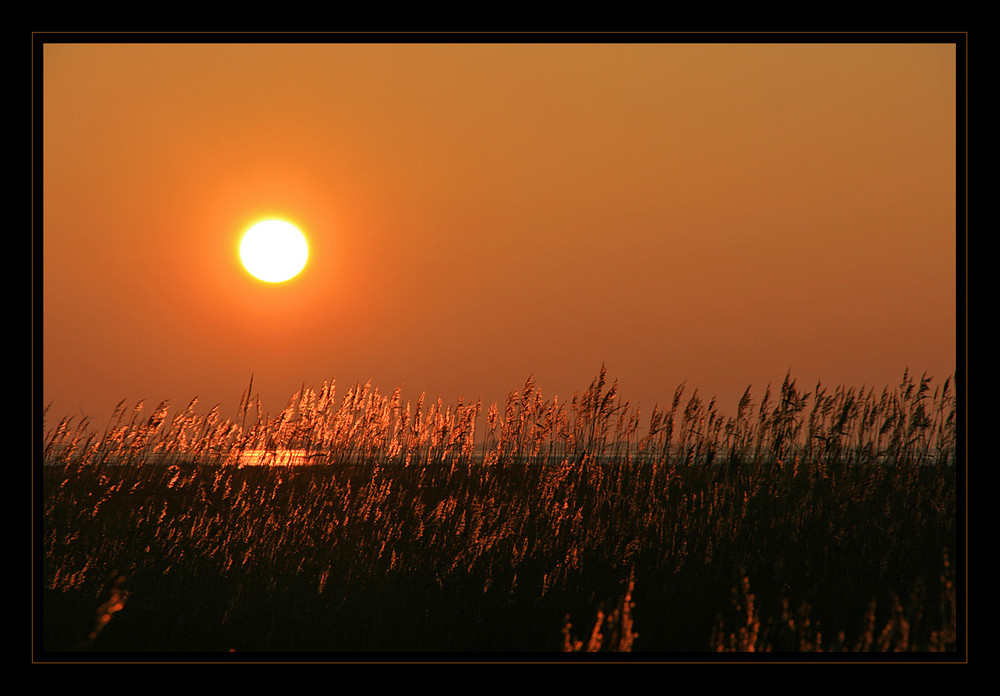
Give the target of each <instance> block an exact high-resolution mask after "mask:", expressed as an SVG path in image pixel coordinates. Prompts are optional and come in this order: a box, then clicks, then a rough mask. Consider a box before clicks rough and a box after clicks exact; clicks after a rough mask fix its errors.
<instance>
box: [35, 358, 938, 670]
mask: <svg viewBox="0 0 1000 696" xmlns="http://www.w3.org/2000/svg"><path fill="white" fill-rule="evenodd" d="M251 386H252V385H251ZM684 391H685V390H684V389H683V387H679V388H678V389H677V391H676V392H675V394H674V397H673V399H672V401H671V403H670V405H669V408H664V409H654V411H653V412H652V414H651V416H650V418H649V421H648V424H640V419H639V416H640V414H639V413H638V412H637V411H636V410H635V409H633V408H631V407H630V406H629V403H628V402H627V401H622V400H621V399H620V398H619V396H618V394H617V389H616V385H615V384H614V383H612V384H608V382H607V380H606V375H605V372H604V370H603V368H602V370H601V372H600V373H599V374H598V375H597V377H595V379H594V381H593V383H592V384H591V386H590V388H589V389H588V390H587V391H586V392H585V393H584V394H583V395H578V396H576V397H574V398H573V399H572V400H571V401H570V402H568V403H563V402H560V401H559V400H557V399H555V398H553V399H552V400H547V399H544V398H543V397H542V395H541V392H540V390H539V389H538V388H537V386H536V385H535V384H534V382H533V381H532V380H528V382H526V383H525V385H524V386H523V388H521V389H519V390H516V391H514V392H512V393H511V395H510V396H509V398H508V399H507V401H506V403H505V404H504V405H503V407H502V408H501V407H500V406H499V405H496V404H494V405H492V406H491V407H489V408H488V409H486V412H485V414H484V413H483V409H482V407H481V404H480V403H478V402H477V403H474V404H465V403H462V402H459V403H458V404H456V405H450V406H446V405H444V404H442V403H441V401H440V400H438V401H435V402H429V403H428V402H427V401H426V400H425V399H424V397H423V396H421V397H420V399H419V400H418V401H417V403H416V404H413V405H411V404H410V403H402V401H401V399H400V396H399V391H398V390H396V391H395V392H393V393H392V394H389V395H383V394H381V393H380V392H379V391H378V389H376V388H373V387H372V386H371V385H363V386H362V385H359V386H356V387H353V388H351V389H349V390H348V391H347V393H346V394H345V395H344V397H343V398H342V399H341V400H340V401H339V402H338V401H337V400H336V399H335V388H334V385H332V384H325V385H323V387H322V388H321V389H320V391H318V392H316V391H313V390H310V389H305V388H304V389H302V390H300V391H299V392H298V393H296V394H295V395H294V396H293V398H292V399H291V401H290V403H289V406H288V408H286V409H285V410H284V411H283V412H282V413H281V414H279V415H278V416H277V417H275V418H273V419H271V418H264V417H263V416H262V415H261V414H260V412H259V402H256V401H255V400H254V397H253V396H252V393H251V392H252V389H248V391H247V392H246V393H245V394H244V396H243V399H242V400H241V405H240V418H239V419H238V422H229V421H225V420H223V419H221V418H220V417H219V415H218V410H217V409H213V410H212V411H210V412H209V413H208V414H207V415H197V414H196V412H195V410H194V409H195V404H194V403H193V402H192V403H191V404H190V405H189V406H188V407H187V408H185V409H184V410H183V411H181V412H180V413H178V414H177V415H175V416H174V417H173V418H172V419H171V418H168V417H167V405H166V404H160V405H159V406H158V407H157V408H156V409H154V411H153V413H152V414H151V415H150V416H148V417H146V418H142V417H141V410H140V409H138V408H132V409H127V408H126V407H125V404H124V403H122V404H119V407H118V408H117V409H116V410H115V412H114V413H113V415H112V417H111V419H110V421H109V423H108V424H107V426H106V427H105V428H104V430H103V432H102V433H101V434H100V435H95V434H93V433H91V432H90V430H89V426H88V425H86V424H84V425H83V426H81V425H79V424H78V425H77V426H75V427H74V426H73V424H72V422H69V421H62V422H60V423H59V424H57V425H56V427H55V428H53V429H52V430H50V431H49V432H48V433H47V434H46V438H45V442H44V443H43V444H42V448H43V454H44V457H45V463H46V466H44V467H42V471H41V474H40V476H41V479H42V488H43V496H42V502H43V510H42V529H41V540H42V547H43V549H42V550H43V554H42V566H43V578H42V579H43V583H44V594H43V602H42V609H43V622H42V626H41V628H42V631H41V638H42V645H43V647H44V649H45V650H46V651H53V652H56V653H58V652H62V651H70V650H87V651H97V652H123V651H127V652H146V651H157V652H162V651H184V652H191V651H194V652H208V653H220V654H221V653H223V652H226V651H229V650H235V651H238V652H240V653H247V652H249V653H260V652H308V653H312V654H316V655H318V656H323V655H333V654H338V655H341V654H355V653H371V652H379V653H382V654H384V653H385V652H387V651H390V652H391V651H396V652H406V653H413V652H420V653H423V652H434V651H455V652H459V651H473V652H476V653H488V652H519V653H524V652H533V651H538V652H553V653H557V652H559V651H567V652H583V651H588V650H590V651H598V650H601V651H609V650H610V651H632V652H642V653H647V654H650V655H667V654H676V653H691V652H694V653H697V652H709V651H729V650H731V651H751V650H752V651H766V650H772V651H801V652H815V651H819V650H823V651H848V652H855V653H861V652H872V651H904V652H926V653H929V652H931V651H954V650H956V649H957V642H958V637H957V610H956V600H955V585H954V579H953V577H952V574H951V565H950V562H951V561H950V558H951V557H952V556H953V555H954V553H955V550H956V549H957V541H958V540H957V531H956V521H957V511H956V480H955V465H956V461H955V421H954V396H953V395H952V393H951V390H950V383H949V381H946V382H945V383H944V385H943V386H942V387H941V388H936V389H934V390H933V391H932V390H931V380H930V379H928V378H927V377H923V378H921V379H920V380H919V381H914V380H913V379H912V378H911V377H910V376H909V375H908V374H904V378H903V381H902V383H901V384H900V385H899V387H898V388H896V389H894V390H889V389H885V390H882V391H879V392H876V391H874V390H864V389H851V388H839V387H838V388H836V389H834V390H832V391H827V390H826V389H824V388H823V387H822V386H821V385H817V387H816V389H815V390H814V392H812V393H802V392H800V391H799V390H798V389H797V388H796V386H795V382H794V380H791V379H790V378H786V379H785V381H784V383H783V384H782V386H781V388H780V390H779V391H778V393H777V394H776V395H773V396H772V394H771V393H770V390H767V391H766V392H765V395H764V396H763V397H762V399H761V401H760V402H759V403H758V404H753V403H752V401H751V397H750V391H749V390H748V391H747V394H746V395H745V397H744V399H743V400H742V401H741V402H740V405H739V407H738V411H737V413H736V414H735V415H733V416H732V417H728V416H725V415H723V414H721V413H718V412H717V411H716V410H715V406H714V404H713V403H711V402H709V403H708V404H705V403H704V402H703V401H702V400H701V399H700V397H698V395H697V392H694V393H693V394H692V395H691V396H689V397H687V399H685V398H684ZM251 416H253V417H251ZM479 429H481V430H479ZM477 430H479V431H478V432H477ZM288 450H295V451H297V452H298V453H299V454H300V455H301V456H299V457H298V458H296V459H295V460H292V461H294V463H292V464H290V465H270V466H258V465H246V462H247V453H248V452H257V453H261V452H263V453H265V454H264V455H260V454H258V455H256V456H258V458H259V457H260V456H264V457H267V456H269V455H267V454H266V453H268V452H270V453H271V454H270V456H273V457H279V456H280V453H281V452H284V451H288Z"/></svg>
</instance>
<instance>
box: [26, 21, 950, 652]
mask: <svg viewBox="0 0 1000 696" xmlns="http://www.w3.org/2000/svg"><path fill="white" fill-rule="evenodd" d="M390 34H391V41H386V42H380V41H378V40H377V39H376V35H375V34H371V33H368V32H358V33H352V32H345V33H343V34H330V35H327V34H323V33H321V32H317V33H287V34H286V33H281V32H275V33H273V34H268V33H266V32H265V33H260V34H249V33H241V32H238V31H237V32H231V33H226V34H222V35H220V36H219V37H215V36H213V35H211V34H210V33H204V34H203V33H196V32H191V33H183V34H177V35H172V34H171V33H170V32H158V33H149V34H136V35H134V36H133V35H129V34H127V33H122V34H118V33H110V32H109V33H108V34H107V35H103V34H102V35H100V37H98V36H97V35H90V34H86V33H83V32H81V33H79V34H70V33H62V32H52V33H36V34H33V52H32V58H33V60H32V80H33V82H32V113H33V117H34V128H33V130H32V142H33V153H34V154H35V160H36V161H34V162H33V166H32V182H33V184H32V197H33V199H35V201H37V202H36V203H35V209H34V211H33V212H34V214H33V215H32V218H31V219H32V225H33V227H34V237H33V246H32V261H33V263H35V264H37V266H38V268H37V270H36V271H35V272H34V273H33V274H32V279H33V283H35V285H36V286H37V287H33V296H32V309H33V312H34V313H35V314H37V315H38V318H37V321H35V320H34V317H33V322H32V341H33V348H36V349H37V353H38V355H37V357H36V356H34V355H33V361H32V364H33V369H34V370H35V372H36V374H35V375H34V381H33V386H36V385H37V386H36V388H35V390H34V391H33V399H32V408H33V413H32V425H33V426H36V424H37V427H36V429H35V430H34V431H33V432H34V433H35V434H34V435H33V437H34V443H35V447H34V450H33V453H35V454H34V456H33V458H32V461H31V468H32V473H33V476H32V486H31V488H32V492H31V494H32V499H33V505H32V512H33V514H34V517H35V519H34V520H33V522H34V524H33V529H34V530H35V531H33V533H32V548H33V556H34V557H33V559H32V560H33V564H32V567H33V568H34V569H35V570H34V571H33V573H32V582H33V588H32V597H33V600H34V603H35V604H37V605H38V606H37V609H36V611H34V612H33V613H32V615H33V621H34V623H35V624H38V625H37V626H33V628H32V638H33V640H32V646H33V657H34V658H36V660H37V659H41V660H42V661H45V660H50V661H53V662H62V661H65V662H82V661H85V660H90V661H94V662H99V661H101V660H104V659H106V658H107V657H111V658H114V657H115V656H116V655H126V656H128V659H129V660H142V659H145V658H144V657H143V656H150V659H165V660H169V659H171V656H173V657H174V658H177V659H183V660H187V659H188V657H187V656H197V655H204V657H205V660H206V661H207V662H217V661H220V657H221V656H223V655H225V656H226V659H225V661H226V662H228V661H242V662H253V661H257V660H261V661H268V662H270V661H282V660H288V661H294V660H296V659H302V660H303V661H304V662H316V661H319V662H324V661H328V662H330V663H333V664H340V663H342V662H343V663H349V662H352V661H355V660H361V661H364V660H365V659H369V660H371V661H372V662H373V663H378V662H380V661H382V658H387V661H388V662H392V661H393V660H394V659H399V660H400V661H401V662H405V663H413V662H419V661H421V660H423V659H425V658H426V659H430V660H433V659H441V660H442V661H444V662H453V661H463V660H468V661H479V660H480V658H485V660H484V661H488V659H500V660H501V661H502V660H507V659H509V660H510V661H511V662H520V661H521V659H523V658H519V657H518V655H519V654H521V653H523V654H524V655H526V656H530V657H528V661H546V662H547V661H550V659H551V658H548V657H545V656H544V655H545V654H547V653H560V654H561V653H576V655H572V656H563V657H561V658H559V659H565V658H566V657H569V660H570V661H572V662H578V661H584V660H589V659H592V657H593V658H594V659H596V661H599V662H602V663H604V662H607V661H610V660H613V659H619V658H617V657H616V656H614V655H613V653H635V654H636V657H639V658H640V659H638V660H635V659H628V658H625V661H629V662H633V663H642V662H647V661H649V662H657V661H662V662H664V663H670V662H675V661H676V662H684V661H688V660H689V658H692V657H694V660H697V659H700V658H703V659H704V660H705V661H709V660H715V659H719V660H721V659H728V658H723V656H725V655H728V654H732V653H747V655H746V656H741V657H745V658H748V659H752V660H757V659H759V660H761V661H778V662H780V661H784V659H785V658H784V657H783V655H784V654H787V653H806V654H809V658H808V659H809V660H814V659H815V660H817V661H819V660H824V659H832V660H834V661H836V662H844V658H845V657H848V656H850V655H851V654H860V653H865V659H864V660H863V661H865V662H867V661H870V658H871V657H872V656H873V655H872V654H873V653H880V654H881V655H884V656H886V657H885V658H884V659H885V660H886V661H892V660H893V659H900V660H905V661H913V658H915V657H917V658H920V655H921V654H923V653H926V654H928V655H929V654H931V653H934V661H938V659H939V658H940V660H941V661H948V660H952V661H963V660H964V657H965V656H964V651H965V645H966V641H967V633H966V630H967V629H966V623H967V620H966V617H965V616H964V615H963V612H965V611H966V610H967V607H966V606H965V603H964V602H963V601H962V600H963V598H964V597H965V596H966V595H967V587H963V583H965V578H964V573H965V570H966V567H967V555H968V549H967V540H965V539H963V538H962V536H963V534H964V533H965V532H964V530H965V526H966V525H965V520H967V514H965V510H964V509H963V508H964V504H965V502H966V501H965V495H966V493H967V491H966V488H967V486H966V485H965V478H966V474H967V451H968V448H967V436H968V427H967V424H966V410H967V387H968V385H967V367H966V348H965V345H964V339H965V335H966V332H967V328H966V317H967V306H966V305H967V298H966V292H967V290H966V287H967V284H966V282H965V273H966V268H965V266H966V264H967V240H966V237H967V222H966V205H967V201H966V192H965V185H966V181H965V179H966V167H967V165H966V157H967V155H966V152H965V150H966V147H967V144H966V139H967V137H966V128H967V117H966V114H965V104H966V102H967V96H966V85H965V81H966V72H967V66H966V63H967V59H968V50H967V47H966V43H967V36H965V34H963V33H961V32H954V33H943V32H942V33H937V32H926V33H913V34H903V33H900V34H887V35H885V36H882V35H879V34H876V33H871V34H869V33H861V32H858V33H852V34H844V35H838V34H837V33H833V32H831V33H823V34H815V35H814V34H805V33H803V34H802V35H796V34H788V35H787V39H786V38H784V35H782V34H780V33H777V32H776V33H774V34H767V35H760V36H757V35H754V34H752V33H748V34H740V33H736V32H733V33H724V34H719V35H718V37H717V38H713V37H714V35H709V34H705V33H701V32H692V33H678V34H662V35H660V34H656V33H652V34H642V35H641V36H640V35H636V34H632V33H627V34H626V33H622V34H620V35H619V34H607V35H602V34H600V33H594V34H586V35H584V34H554V35H553V36H552V37H551V38H546V37H544V36H542V35H540V34H535V33H524V34H513V33H511V34H506V35H505V34H503V33H500V34H497V35H493V34H490V35H489V37H488V38H487V36H486V35H470V36H460V35H451V34H445V33H442V34H441V35H440V36H439V35H437V34H435V35H434V36H433V37H431V36H430V35H423V34H420V33H414V34H407V33H396V32H391V33H390ZM495 37H500V38H495ZM36 336H38V337H39V338H37V339H36ZM36 366H37V367H36ZM36 598H37V599H36ZM633 617H634V620H633ZM35 652H38V653H39V654H40V658H39V655H35V654H34V653H35ZM368 653H371V655H370V656H369V657H367V658H366V657H365V656H366V655H367V654H368ZM596 653H601V655H596ZM453 654H454V655H455V656H457V657H453ZM592 654H594V655H592ZM155 656H163V657H159V658H156V657H155ZM508 656H509V657H508ZM827 656H829V658H827ZM196 659H197V658H196ZM848 659H851V658H848ZM920 659H923V658H920ZM111 661H112V662H114V661H115V660H114V659H112V660H111ZM552 661H556V660H555V659H552ZM738 661H739V662H743V661H744V660H743V659H740V660H738Z"/></svg>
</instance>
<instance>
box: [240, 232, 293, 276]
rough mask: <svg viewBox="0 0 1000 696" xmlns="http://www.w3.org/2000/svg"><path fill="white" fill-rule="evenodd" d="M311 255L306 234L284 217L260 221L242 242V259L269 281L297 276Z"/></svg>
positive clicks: (247, 266) (244, 236) (246, 264)
mask: <svg viewBox="0 0 1000 696" xmlns="http://www.w3.org/2000/svg"><path fill="white" fill-rule="evenodd" d="M308 258H309V245H308V244H307V243H306V238H305V237H304V236H302V233H301V232H299V230H298V228H296V227H295V225H292V224H290V223H288V222H284V221H283V220H265V221H263V222H258V223H257V224H256V225H254V226H253V227H251V228H250V229H249V230H247V233H246V234H244V235H243V240H242V241H241V242H240V260H241V261H243V265H244V266H245V267H246V269H247V271H249V272H250V274H251V275H253V276H255V277H256V278H259V279H261V280H263V281H266V282H268V283H281V282H283V281H286V280H289V279H291V278H294V277H295V276H296V275H298V274H299V272H300V271H301V270H302V269H303V268H305V265H306V260H307V259H308Z"/></svg>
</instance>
